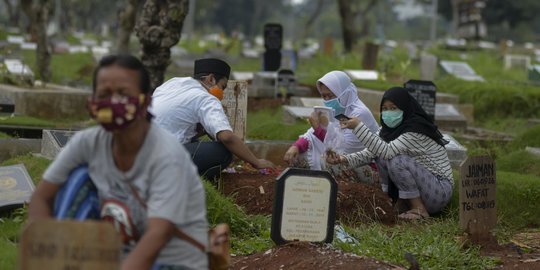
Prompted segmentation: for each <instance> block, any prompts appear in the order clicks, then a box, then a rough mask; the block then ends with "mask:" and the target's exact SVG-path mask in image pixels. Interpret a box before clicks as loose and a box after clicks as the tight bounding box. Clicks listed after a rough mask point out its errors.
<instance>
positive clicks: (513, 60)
mask: <svg viewBox="0 0 540 270" xmlns="http://www.w3.org/2000/svg"><path fill="white" fill-rule="evenodd" d="M530 66H531V57H530V56H527V55H517V54H507V55H505V56H504V68H505V69H510V68H523V69H527V68H529V67H530Z"/></svg>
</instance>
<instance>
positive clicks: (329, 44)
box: [322, 37, 334, 55]
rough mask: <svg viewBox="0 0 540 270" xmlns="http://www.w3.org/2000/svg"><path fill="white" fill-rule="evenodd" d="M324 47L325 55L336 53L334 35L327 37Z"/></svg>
mask: <svg viewBox="0 0 540 270" xmlns="http://www.w3.org/2000/svg"><path fill="white" fill-rule="evenodd" d="M322 47H323V53H324V54H325V55H332V54H333V53H334V39H333V38H332V37H325V38H324V40H323V46H322Z"/></svg>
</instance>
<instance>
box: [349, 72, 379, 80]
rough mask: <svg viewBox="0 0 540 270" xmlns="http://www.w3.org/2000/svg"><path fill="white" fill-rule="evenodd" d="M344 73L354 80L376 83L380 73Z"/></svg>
mask: <svg viewBox="0 0 540 270" xmlns="http://www.w3.org/2000/svg"><path fill="white" fill-rule="evenodd" d="M344 71H345V73H347V75H349V77H351V79H352V80H363V81H374V80H377V79H378V78H379V73H378V72H377V71H375V70H358V69H346V70H344Z"/></svg>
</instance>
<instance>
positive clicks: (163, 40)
mask: <svg viewBox="0 0 540 270" xmlns="http://www.w3.org/2000/svg"><path fill="white" fill-rule="evenodd" d="M188 8H189V0H176V1H174V0H147V1H146V2H145V3H144V6H143V10H142V13H141V16H140V18H139V20H138V21H137V25H136V26H135V32H136V33H137V37H138V38H139V41H140V42H141V45H142V57H141V60H142V62H143V64H144V66H145V67H146V68H147V69H148V71H149V72H150V80H151V83H152V91H153V89H155V88H156V87H158V86H159V85H161V84H162V83H163V79H164V75H165V71H166V70H167V66H168V65H169V64H170V63H171V47H172V46H174V45H176V43H178V41H179V40H180V35H181V32H182V26H183V22H184V18H185V17H186V15H187V13H188Z"/></svg>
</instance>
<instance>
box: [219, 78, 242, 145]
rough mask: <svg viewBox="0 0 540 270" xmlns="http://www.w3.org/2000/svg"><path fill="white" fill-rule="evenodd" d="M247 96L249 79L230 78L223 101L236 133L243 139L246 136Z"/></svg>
mask: <svg viewBox="0 0 540 270" xmlns="http://www.w3.org/2000/svg"><path fill="white" fill-rule="evenodd" d="M247 98H248V84H247V81H235V80H229V82H228V83H227V88H226V89H225V92H224V93H223V100H222V101H221V104H222V105H223V109H224V110H225V114H227V118H228V119H229V123H230V124H231V127H232V129H233V132H234V134H236V136H238V137H239V138H240V139H242V140H244V139H245V137H246V120H247Z"/></svg>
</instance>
